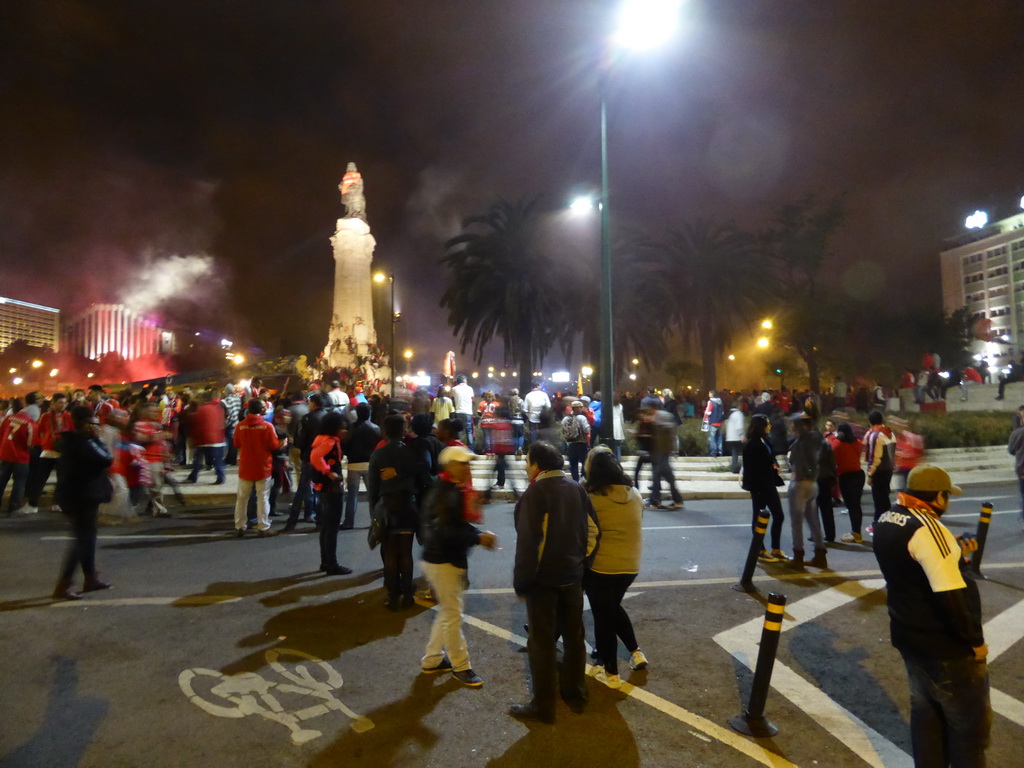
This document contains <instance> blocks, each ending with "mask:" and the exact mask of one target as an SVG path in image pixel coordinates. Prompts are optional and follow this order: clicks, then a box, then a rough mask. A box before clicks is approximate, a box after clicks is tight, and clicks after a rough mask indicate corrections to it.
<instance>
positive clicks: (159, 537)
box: [39, 531, 256, 541]
mask: <svg viewBox="0 0 1024 768" xmlns="http://www.w3.org/2000/svg"><path fill="white" fill-rule="evenodd" d="M252 537H253V538H256V534H255V533H253V535H252ZM74 538H75V537H74V536H40V537H39V540H40V541H71V540H72V539H74ZM96 539H97V540H98V541H121V540H122V539H124V540H130V539H145V540H148V541H163V540H167V539H224V540H225V541H231V540H233V539H234V536H233V532H232V531H221V532H220V533H125V534H119V535H109V536H108V535H103V536H97V537H96Z"/></svg>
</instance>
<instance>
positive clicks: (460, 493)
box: [420, 445, 498, 688]
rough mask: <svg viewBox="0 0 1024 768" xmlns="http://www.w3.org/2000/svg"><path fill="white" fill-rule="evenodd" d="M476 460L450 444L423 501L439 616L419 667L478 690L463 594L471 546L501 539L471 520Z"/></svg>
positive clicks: (426, 551) (426, 552)
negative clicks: (466, 631)
mask: <svg viewBox="0 0 1024 768" xmlns="http://www.w3.org/2000/svg"><path fill="white" fill-rule="evenodd" d="M474 458H475V456H474V454H473V453H472V452H470V450H469V449H468V448H466V447H465V446H464V445H450V446H448V447H447V448H445V449H444V450H443V451H441V454H440V456H438V464H440V466H441V471H440V472H439V473H438V476H437V480H436V481H435V482H434V487H433V488H431V490H430V494H429V495H428V496H427V499H426V502H425V503H424V505H423V524H422V530H421V532H422V534H423V562H422V564H421V565H422V567H423V573H424V574H425V575H426V577H427V580H428V581H429V582H430V587H431V590H432V591H433V595H434V598H435V599H436V601H437V615H436V616H435V617H434V625H433V627H432V628H431V630H430V639H429V640H428V641H427V648H426V650H425V651H424V652H423V658H422V659H421V661H420V665H421V668H422V670H423V673H424V674H434V673H437V672H450V673H451V674H452V677H454V678H455V679H456V680H458V681H459V682H460V683H462V684H463V685H465V686H468V687H470V688H479V687H480V686H481V685H483V683H484V681H483V680H482V679H481V678H480V676H479V675H477V674H476V673H475V672H474V671H473V669H472V668H471V667H470V665H469V650H468V648H467V647H466V638H465V636H464V635H463V634H462V593H463V591H465V588H466V583H467V579H466V571H467V569H468V568H469V562H468V554H469V550H470V549H472V548H473V547H474V546H476V545H477V544H479V545H480V546H482V547H485V548H486V549H494V548H495V546H496V545H497V542H498V539H497V537H496V536H495V535H494V534H493V533H491V532H490V531H481V530H479V529H477V528H476V527H474V526H473V525H472V524H471V523H470V522H469V521H468V520H467V514H466V512H467V506H468V505H471V504H473V503H474V498H473V491H472V485H471V483H472V480H471V479H470V472H469V462H470V461H472V460H473V459H474ZM446 652H447V656H446V655H445V654H446Z"/></svg>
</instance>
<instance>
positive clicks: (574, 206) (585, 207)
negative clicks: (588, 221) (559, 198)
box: [569, 197, 594, 213]
mask: <svg viewBox="0 0 1024 768" xmlns="http://www.w3.org/2000/svg"><path fill="white" fill-rule="evenodd" d="M593 207H594V201H593V200H591V199H590V198H589V197H577V198H575V199H574V200H573V201H572V202H571V203H569V210H570V211H572V212H573V213H586V212H587V211H589V210H592V209H593Z"/></svg>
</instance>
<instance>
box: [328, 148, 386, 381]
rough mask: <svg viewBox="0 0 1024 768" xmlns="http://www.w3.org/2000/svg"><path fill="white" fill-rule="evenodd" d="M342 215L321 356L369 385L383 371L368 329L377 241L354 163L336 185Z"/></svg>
mask: <svg viewBox="0 0 1024 768" xmlns="http://www.w3.org/2000/svg"><path fill="white" fill-rule="evenodd" d="M339 189H340V190H341V199H342V202H343V203H344V204H345V215H344V216H343V217H342V218H340V219H338V224H337V227H336V229H335V232H334V235H333V236H332V237H331V245H332V246H333V248H334V308H333V312H332V316H331V325H330V331H329V333H328V339H327V347H326V348H325V349H324V358H325V361H326V364H327V367H329V368H337V369H339V370H340V371H341V372H342V375H343V377H344V376H345V375H346V374H347V378H348V379H349V380H348V381H347V382H345V383H343V386H352V384H353V383H354V380H357V379H359V380H364V381H367V382H372V381H374V380H375V379H377V378H379V377H380V376H381V375H382V374H383V373H384V372H386V365H385V364H384V360H383V358H382V355H381V352H380V349H379V348H378V347H377V334H376V333H375V331H374V328H373V293H372V282H371V276H370V265H371V263H372V262H373V249H374V247H375V246H376V244H377V242H376V240H374V239H373V235H372V234H370V225H369V224H367V223H366V201H365V198H364V197H363V181H362V176H361V174H360V173H359V171H357V170H356V165H355V163H349V164H348V169H347V171H346V173H345V177H344V179H343V180H342V182H341V184H340V185H339Z"/></svg>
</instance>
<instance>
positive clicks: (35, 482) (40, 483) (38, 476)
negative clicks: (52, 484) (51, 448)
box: [27, 456, 57, 507]
mask: <svg viewBox="0 0 1024 768" xmlns="http://www.w3.org/2000/svg"><path fill="white" fill-rule="evenodd" d="M56 466H57V460H56V459H44V458H43V457H42V456H40V457H39V460H38V461H37V462H36V465H35V467H34V468H33V470H32V476H31V477H30V478H29V482H28V493H27V496H28V503H29V504H30V505H31V506H33V507H38V506H39V497H40V496H42V495H43V489H44V488H45V487H46V481H47V480H49V479H50V473H51V472H53V469H54V467H56Z"/></svg>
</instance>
